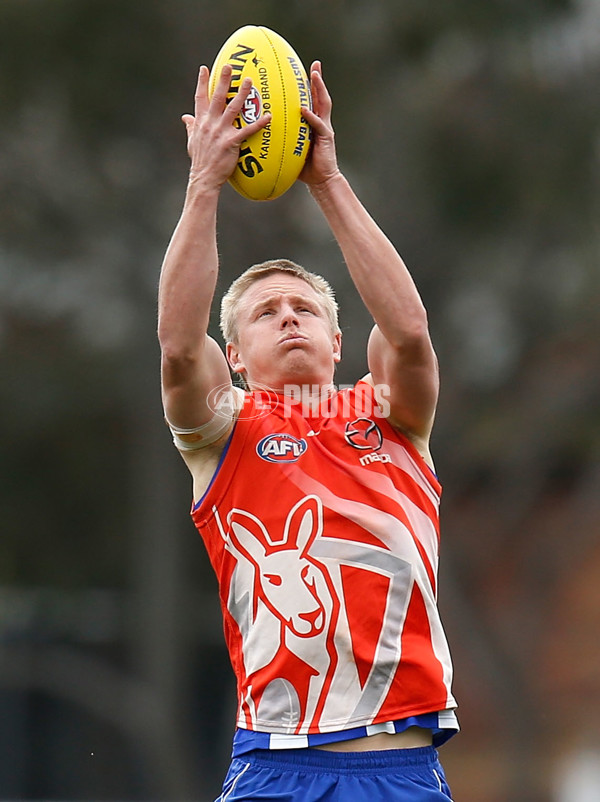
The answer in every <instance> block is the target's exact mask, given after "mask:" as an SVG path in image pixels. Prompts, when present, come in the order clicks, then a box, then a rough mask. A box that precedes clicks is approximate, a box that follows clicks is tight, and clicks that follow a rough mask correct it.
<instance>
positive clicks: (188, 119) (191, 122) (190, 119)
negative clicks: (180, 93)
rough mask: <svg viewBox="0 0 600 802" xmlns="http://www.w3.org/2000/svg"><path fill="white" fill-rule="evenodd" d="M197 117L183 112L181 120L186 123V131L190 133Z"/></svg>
mask: <svg viewBox="0 0 600 802" xmlns="http://www.w3.org/2000/svg"><path fill="white" fill-rule="evenodd" d="M195 119H196V118H195V117H194V116H193V115H192V114H183V115H182V117H181V121H182V123H183V124H184V125H185V128H186V131H187V132H188V134H189V133H190V130H191V128H192V126H193V125H194V121H195Z"/></svg>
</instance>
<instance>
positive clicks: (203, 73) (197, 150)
mask: <svg viewBox="0 0 600 802" xmlns="http://www.w3.org/2000/svg"><path fill="white" fill-rule="evenodd" d="M231 74H232V69H231V65H230V64H226V65H225V66H224V67H223V69H222V71H221V75H220V77H219V80H218V82H217V85H216V87H215V91H214V93H213V96H212V98H209V94H208V83H209V77H210V72H209V70H208V67H205V66H202V67H200V72H199V73H198V84H197V86H196V95H195V99H194V114H193V115H192V114H184V115H183V116H182V118H181V119H182V120H183V122H184V124H185V127H186V131H187V150H188V154H189V157H190V160H191V167H190V182H194V183H199V184H200V185H202V186H204V187H205V188H206V189H209V190H211V189H220V188H221V187H222V186H223V184H224V183H225V182H226V181H227V179H228V178H229V177H230V176H231V174H232V173H233V171H234V170H235V167H236V165H237V162H238V158H239V152H240V146H241V144H242V142H243V141H244V140H245V139H247V138H248V137H250V136H251V135H252V134H254V133H256V131H260V130H261V128H264V127H265V125H267V124H268V123H269V122H270V120H271V115H270V114H264V115H263V116H262V117H260V119H258V120H256V121H255V122H253V123H251V124H250V125H246V126H243V127H242V128H238V127H236V126H235V125H234V122H235V120H236V117H237V116H238V115H239V113H240V111H241V109H242V106H243V105H244V102H245V100H246V98H247V97H248V94H249V92H250V90H251V88H252V81H251V79H250V78H246V79H244V81H243V82H242V84H241V86H240V88H239V91H238V92H237V94H236V95H235V97H234V98H233V99H232V100H231V101H230V102H229V103H227V93H228V92H229V87H230V85H231Z"/></svg>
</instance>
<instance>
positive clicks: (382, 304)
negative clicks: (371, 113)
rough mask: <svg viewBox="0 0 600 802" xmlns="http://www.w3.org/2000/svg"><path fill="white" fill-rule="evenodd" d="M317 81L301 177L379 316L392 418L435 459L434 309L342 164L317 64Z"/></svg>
mask: <svg viewBox="0 0 600 802" xmlns="http://www.w3.org/2000/svg"><path fill="white" fill-rule="evenodd" d="M311 84H312V92H313V102H314V112H311V111H310V110H308V109H304V110H303V113H304V115H305V117H306V119H307V120H308V122H309V123H310V124H311V126H312V127H313V132H314V143H313V151H312V153H311V156H310V159H309V162H308V163H307V166H306V168H305V170H304V171H303V173H302V175H301V176H300V177H301V179H302V180H303V181H305V182H306V183H307V184H308V186H309V189H310V191H311V194H312V196H313V198H314V199H315V201H316V202H317V204H318V205H319V207H320V209H321V211H322V212H323V214H324V216H325V218H326V220H327V222H328V224H329V226H330V228H331V230H332V232H333V234H334V236H335V238H336V240H337V242H338V244H339V246H340V249H341V251H342V254H343V256H344V259H345V261H346V264H347V266H348V270H349V272H350V275H351V277H352V280H353V281H354V284H355V285H356V288H357V289H358V292H359V293H360V296H361V298H362V300H363V302H364V303H365V305H366V307H367V309H368V310H369V312H370V313H371V315H372V316H373V319H374V321H375V326H374V328H373V330H372V332H371V335H370V338H369V345H368V364H369V370H370V372H371V381H372V382H373V384H375V385H383V386H384V387H387V388H389V393H388V397H387V400H388V401H389V403H390V410H391V411H390V415H389V420H390V422H391V423H392V424H393V425H394V426H396V427H397V428H399V429H401V430H402V431H404V432H405V433H406V434H407V435H408V436H409V437H411V439H412V440H413V441H414V442H415V445H416V446H417V447H418V448H419V450H420V451H421V453H422V454H423V455H424V456H426V457H428V456H429V451H428V441H429V435H430V433H431V427H432V425H433V418H434V414H435V408H436V404H437V397H438V387H439V383H438V368H437V359H436V356H435V353H434V350H433V347H432V344H431V340H430V337H429V331H428V323H427V313H426V310H425V307H424V306H423V302H422V301H421V298H420V296H419V293H418V291H417V288H416V286H415V283H414V281H413V279H412V277H411V275H410V273H409V271H408V269H407V267H406V265H405V264H404V262H403V261H402V259H401V257H400V255H399V254H398V252H397V251H396V249H395V247H394V246H393V245H392V243H391V242H390V240H389V239H388V238H387V237H386V235H385V234H384V233H383V231H382V230H381V229H380V228H379V226H378V225H377V223H376V222H375V221H374V220H373V218H372V217H371V216H370V214H369V213H368V212H367V210H366V209H365V208H364V206H363V205H362V203H361V202H360V201H359V199H358V198H357V196H356V194H355V193H354V191H353V190H352V188H351V186H350V184H349V183H348V181H347V180H346V178H345V177H344V176H343V175H342V173H341V172H340V170H339V168H338V164H337V159H336V153H335V139H334V132H333V128H332V125H331V108H332V103H331V98H330V96H329V93H328V91H327V88H326V86H325V83H324V81H323V78H322V74H321V67H320V64H319V63H318V62H315V64H313V67H312V70H311Z"/></svg>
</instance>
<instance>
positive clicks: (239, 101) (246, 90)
mask: <svg viewBox="0 0 600 802" xmlns="http://www.w3.org/2000/svg"><path fill="white" fill-rule="evenodd" d="M251 89H252V78H244V80H243V81H242V83H241V86H240V88H239V90H238V91H237V92H236V94H235V97H234V98H233V99H232V100H231V101H230V102H229V103H228V104H227V108H226V109H225V111H224V112H223V117H225V118H227V120H228V121H229V122H233V120H234V119H235V118H236V117H237V116H238V114H239V113H240V111H241V110H242V108H243V106H244V103H245V102H246V99H247V97H248V95H249V94H250V91H251Z"/></svg>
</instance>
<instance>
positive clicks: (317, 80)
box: [310, 61, 333, 123]
mask: <svg viewBox="0 0 600 802" xmlns="http://www.w3.org/2000/svg"><path fill="white" fill-rule="evenodd" d="M315 65H318V66H317V67H315ZM310 86H311V91H312V98H313V109H314V111H315V113H316V114H318V115H319V117H321V118H322V119H323V120H325V121H326V122H328V123H329V122H330V121H331V109H332V107H333V103H332V100H331V95H330V94H329V91H328V89H327V86H326V84H325V81H324V80H323V72H322V68H321V64H320V62H318V61H317V62H315V64H313V67H312V68H311V73H310Z"/></svg>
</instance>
